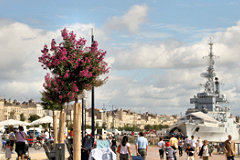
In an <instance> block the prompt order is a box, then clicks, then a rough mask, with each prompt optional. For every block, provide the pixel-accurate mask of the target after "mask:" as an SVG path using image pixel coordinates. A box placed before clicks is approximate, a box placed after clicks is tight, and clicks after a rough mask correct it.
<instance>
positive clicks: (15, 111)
mask: <svg viewBox="0 0 240 160" xmlns="http://www.w3.org/2000/svg"><path fill="white" fill-rule="evenodd" d="M11 114H12V117H11ZM21 114H23V115H24V117H25V119H26V121H27V120H28V118H29V117H30V115H34V114H36V115H39V116H40V117H43V116H45V115H46V111H45V110H43V107H42V106H41V104H40V103H37V102H35V101H34V100H32V99H31V100H29V101H28V102H23V103H20V102H18V101H17V100H13V101H11V99H9V100H6V99H1V98H0V121H3V120H7V119H10V118H13V119H16V120H20V115H21Z"/></svg>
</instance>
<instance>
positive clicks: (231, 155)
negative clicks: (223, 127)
mask: <svg viewBox="0 0 240 160" xmlns="http://www.w3.org/2000/svg"><path fill="white" fill-rule="evenodd" d="M223 148H224V151H225V153H226V157H227V160H234V159H235V143H234V142H233V141H232V136H231V135H228V139H227V140H226V141H225V142H224V147H223Z"/></svg>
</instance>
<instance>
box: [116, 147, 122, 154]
mask: <svg viewBox="0 0 240 160" xmlns="http://www.w3.org/2000/svg"><path fill="white" fill-rule="evenodd" d="M120 151H121V145H118V147H117V151H116V152H117V153H119V154H120Z"/></svg>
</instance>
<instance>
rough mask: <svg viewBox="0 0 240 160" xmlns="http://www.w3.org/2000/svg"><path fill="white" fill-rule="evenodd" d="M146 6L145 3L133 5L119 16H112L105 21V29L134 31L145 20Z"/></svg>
mask: <svg viewBox="0 0 240 160" xmlns="http://www.w3.org/2000/svg"><path fill="white" fill-rule="evenodd" d="M147 12H148V7H147V6H146V5H134V6H132V7H131V8H130V9H129V10H128V12H127V13H125V14H124V15H123V16H121V17H112V18H111V19H109V20H108V21H107V22H106V23H105V26H104V27H105V28H106V30H108V29H110V30H118V31H126V30H127V31H128V32H129V33H136V32H137V31H138V29H139V27H140V25H141V24H143V23H144V22H145V21H146V16H147Z"/></svg>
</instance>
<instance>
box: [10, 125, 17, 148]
mask: <svg viewBox="0 0 240 160" xmlns="http://www.w3.org/2000/svg"><path fill="white" fill-rule="evenodd" d="M15 139H16V137H15V133H14V131H13V128H10V133H9V140H10V145H11V147H12V148H13V146H14V143H15Z"/></svg>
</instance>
